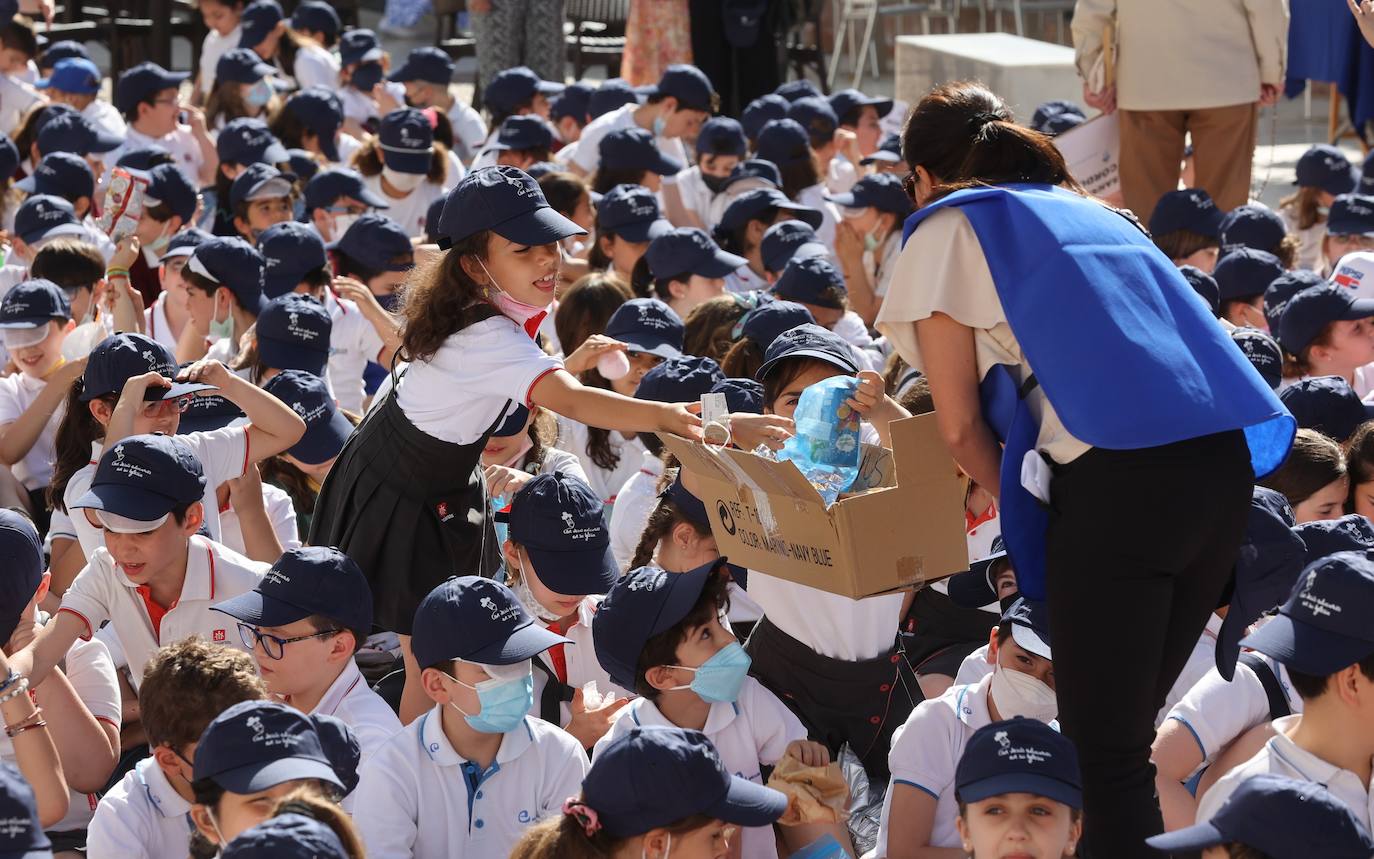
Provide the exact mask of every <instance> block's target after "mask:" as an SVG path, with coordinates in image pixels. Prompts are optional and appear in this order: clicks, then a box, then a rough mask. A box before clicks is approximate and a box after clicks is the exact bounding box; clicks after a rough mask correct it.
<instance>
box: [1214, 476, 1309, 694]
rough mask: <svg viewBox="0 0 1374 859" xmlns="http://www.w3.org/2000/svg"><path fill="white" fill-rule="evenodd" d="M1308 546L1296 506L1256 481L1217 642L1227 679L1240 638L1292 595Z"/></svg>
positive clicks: (1220, 664)
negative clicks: (1295, 524) (1301, 533)
mask: <svg viewBox="0 0 1374 859" xmlns="http://www.w3.org/2000/svg"><path fill="white" fill-rule="evenodd" d="M1305 552H1306V549H1305V547H1304V544H1303V540H1302V538H1301V537H1300V536H1299V535H1298V534H1297V533H1295V532H1294V530H1293V509H1292V508H1291V507H1290V506H1289V505H1288V499H1286V498H1285V497H1284V496H1283V495H1282V494H1280V493H1278V492H1275V491H1274V490H1272V489H1268V488H1266V487H1263V486H1256V487H1254V489H1253V491H1252V494H1251V499H1250V513H1249V518H1248V519H1247V521H1246V526H1245V539H1244V540H1243V541H1242V542H1241V545H1240V551H1239V553H1238V554H1237V555H1236V566H1235V576H1234V579H1233V580H1232V582H1233V584H1232V587H1231V589H1230V590H1231V593H1230V597H1229V598H1224V599H1225V603H1226V604H1227V605H1228V606H1229V607H1230V608H1229V609H1228V610H1227V612H1226V617H1225V618H1224V619H1223V620H1222V622H1221V630H1220V631H1219V632H1218V634H1217V646H1216V647H1215V648H1214V650H1215V651H1216V653H1215V657H1214V658H1215V660H1216V666H1217V671H1218V672H1219V673H1220V674H1221V676H1222V677H1223V678H1225V679H1226V680H1230V679H1231V678H1232V676H1234V674H1235V670H1236V657H1237V656H1239V655H1240V640H1241V639H1242V638H1244V637H1245V633H1246V630H1248V629H1249V628H1250V625H1251V624H1252V623H1254V622H1255V621H1256V620H1259V618H1260V616H1261V615H1263V614H1264V613H1265V612H1267V611H1269V610H1271V609H1273V608H1274V607H1275V606H1277V605H1278V604H1279V603H1281V602H1283V601H1284V600H1285V599H1287V598H1288V594H1289V592H1291V591H1292V590H1293V582H1295V581H1297V578H1298V574H1299V573H1301V572H1302V568H1303V566H1304V554H1305Z"/></svg>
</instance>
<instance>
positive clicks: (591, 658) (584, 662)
mask: <svg viewBox="0 0 1374 859" xmlns="http://www.w3.org/2000/svg"><path fill="white" fill-rule="evenodd" d="M601 599H602V598H601V597H600V596H589V597H586V598H585V599H583V600H582V603H581V605H579V606H578V607H577V622H576V623H574V624H573V625H572V626H571V627H569V628H568V629H567V630H566V631H564V632H562V633H559V634H560V635H562V636H563V637H564V638H566V639H568V640H569V641H571V642H572V644H563V645H557V646H559V647H562V648H563V665H564V667H565V669H566V673H565V674H564V676H565V677H566V678H567V679H566V680H565V681H564V682H565V683H566V684H567V685H568V686H571V687H573V688H575V689H581V688H582V687H583V686H586V685H587V684H588V683H595V684H596V691H597V692H598V693H600V694H601V695H604V696H610V697H614V698H629V697H632V696H633V695H634V693H633V692H629V691H626V690H624V689H621V688H620V687H619V686H617V685H615V683H613V682H611V675H609V674H607V673H606V670H605V669H604V668H602V667H601V663H600V662H599V661H597V658H596V647H595V646H594V645H593V644H592V618H593V617H595V616H596V609H597V606H599V605H600V604H601ZM545 626H549V624H545ZM534 658H535V659H537V660H539V661H540V663H542V664H543V665H544V666H546V667H547V668H548V669H549V670H550V671H553V670H554V663H553V659H552V658H550V656H549V653H548V651H545V652H544V653H541V654H539V655H538V656H536V657H534ZM548 682H549V675H548V674H545V673H544V672H543V671H542V670H540V669H539V668H538V667H536V668H535V669H534V707H532V708H531V709H530V715H531V716H533V717H535V718H539V712H540V711H539V702H540V701H541V700H542V699H541V697H540V696H541V695H543V694H544V687H545V686H547V685H548ZM558 709H559V717H558V725H559V727H564V728H566V727H567V726H568V722H569V721H570V720H571V719H572V711H571V710H570V709H568V702H566V701H565V702H563V704H562V705H561V706H560V707H559V708H558Z"/></svg>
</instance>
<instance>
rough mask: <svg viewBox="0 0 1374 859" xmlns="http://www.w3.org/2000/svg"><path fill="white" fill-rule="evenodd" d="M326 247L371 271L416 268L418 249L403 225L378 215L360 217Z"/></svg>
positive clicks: (370, 214) (372, 213)
mask: <svg viewBox="0 0 1374 859" xmlns="http://www.w3.org/2000/svg"><path fill="white" fill-rule="evenodd" d="M469 175H471V174H469ZM325 247H326V248H327V249H329V250H331V251H337V252H338V253H342V254H345V255H347V256H348V257H350V258H352V259H354V260H356V261H358V262H359V263H361V264H362V265H364V266H365V267H367V268H368V269H370V270H372V271H409V270H410V269H411V268H413V267H414V266H415V246H414V245H412V244H411V243H410V236H409V235H407V234H406V231H405V230H404V229H403V228H402V227H401V225H400V224H398V223H396V222H395V221H393V220H391V219H390V218H388V217H387V216H386V215H383V214H379V213H377V212H368V213H367V214H366V215H361V216H359V218H358V220H356V221H354V222H353V223H352V224H351V225H350V226H349V228H348V230H347V231H345V232H344V234H343V235H342V236H340V237H339V238H338V239H337V240H336V241H333V242H330V243H329V244H328V245H325Z"/></svg>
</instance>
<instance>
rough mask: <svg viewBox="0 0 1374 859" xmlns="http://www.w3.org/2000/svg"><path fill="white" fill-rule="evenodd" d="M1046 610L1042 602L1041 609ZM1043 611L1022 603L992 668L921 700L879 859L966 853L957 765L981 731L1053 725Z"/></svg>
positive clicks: (883, 823)
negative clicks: (996, 725)
mask: <svg viewBox="0 0 1374 859" xmlns="http://www.w3.org/2000/svg"><path fill="white" fill-rule="evenodd" d="M1039 608H1040V610H1041V611H1043V607H1039ZM1035 611H1036V609H1035V608H1033V607H1031V606H1030V605H1028V604H1027V603H1026V601H1025V600H1019V601H1018V603H1017V604H1016V605H1014V606H1013V607H1012V608H1011V609H1009V610H1008V614H1009V615H1010V616H1011V617H1013V618H1020V620H1003V621H1002V623H1001V624H1000V625H999V626H998V627H997V632H996V640H997V648H996V651H995V654H993V658H995V659H996V664H995V665H994V666H993V670H992V673H991V674H989V675H988V676H986V677H984V678H983V679H982V680H980V681H978V682H977V683H976V684H973V685H968V686H951V687H950V688H949V690H948V691H946V692H945V693H944V694H943V695H941V696H940V697H939V698H933V699H930V700H927V701H924V702H922V703H921V704H920V705H919V706H918V707H917V708H916V709H915V710H913V711H912V712H911V715H910V717H908V718H907V720H906V723H905V724H904V725H902V727H900V728H898V729H897V731H896V733H894V734H893V736H892V751H891V753H890V755H889V762H890V764H891V767H892V781H891V783H890V784H889V785H888V789H887V796H886V798H885V799H884V800H883V812H882V818H881V820H880V829H879V832H878V844H877V848H876V852H875V854H874V855H875V857H876V859H882V857H888V859H899V857H915V856H917V855H934V854H933V853H929V852H922V851H923V850H925V849H928V848H948V849H949V850H948V853H947V854H941V855H948V856H949V857H951V859H953V857H958V856H962V855H964V854H963V853H961V852H959V847H960V846H961V844H962V843H963V842H962V839H961V838H960V834H959V828H958V823H957V821H958V819H959V809H958V802H959V800H958V798H957V796H956V790H955V777H956V770H957V766H958V762H959V759H960V757H961V756H962V755H963V754H964V749H965V746H966V745H967V744H968V742H969V740H970V738H971V737H972V736H973V734H974V732H975V731H977V730H978V729H979V728H982V727H984V726H986V725H989V724H991V723H993V722H997V721H1001V720H1003V719H1010V718H1014V717H1016V716H1024V717H1027V718H1031V719H1036V720H1038V721H1041V722H1046V723H1049V722H1052V721H1053V720H1054V717H1055V715H1056V713H1057V711H1058V705H1057V703H1056V701H1055V694H1054V686H1053V683H1054V666H1053V664H1052V663H1051V656H1050V643H1049V641H1048V640H1046V639H1045V638H1044V637H1043V636H1044V635H1045V632H1044V627H1043V626H1042V627H1041V629H1039V630H1037V629H1035V628H1034V627H1033V626H1032V625H1031V622H1030V620H1029V617H1030V616H1031V615H1032V614H1033V613H1034V612H1035Z"/></svg>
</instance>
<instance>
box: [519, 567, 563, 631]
mask: <svg viewBox="0 0 1374 859" xmlns="http://www.w3.org/2000/svg"><path fill="white" fill-rule="evenodd" d="M528 578H529V573H526V572H525V564H524V562H521V564H520V581H518V582H516V584H515V596H516V598H517V599H519V600H520V604H521V605H523V606H524V607H525V611H527V612H529V613H530V614H532V615H534V616H535V617H537V618H539V619H540V620H542V621H544V622H545V623H554V622H555V621H559V620H562V619H563V616H562V615H560V614H559V613H558V612H556V611H549V610H548V609H546V608H544V604H543V603H541V602H540V601H539V600H538V599H536V598H535V596H534V591H532V590H530V586H529V585H528V584H526V580H527V579H528Z"/></svg>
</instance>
